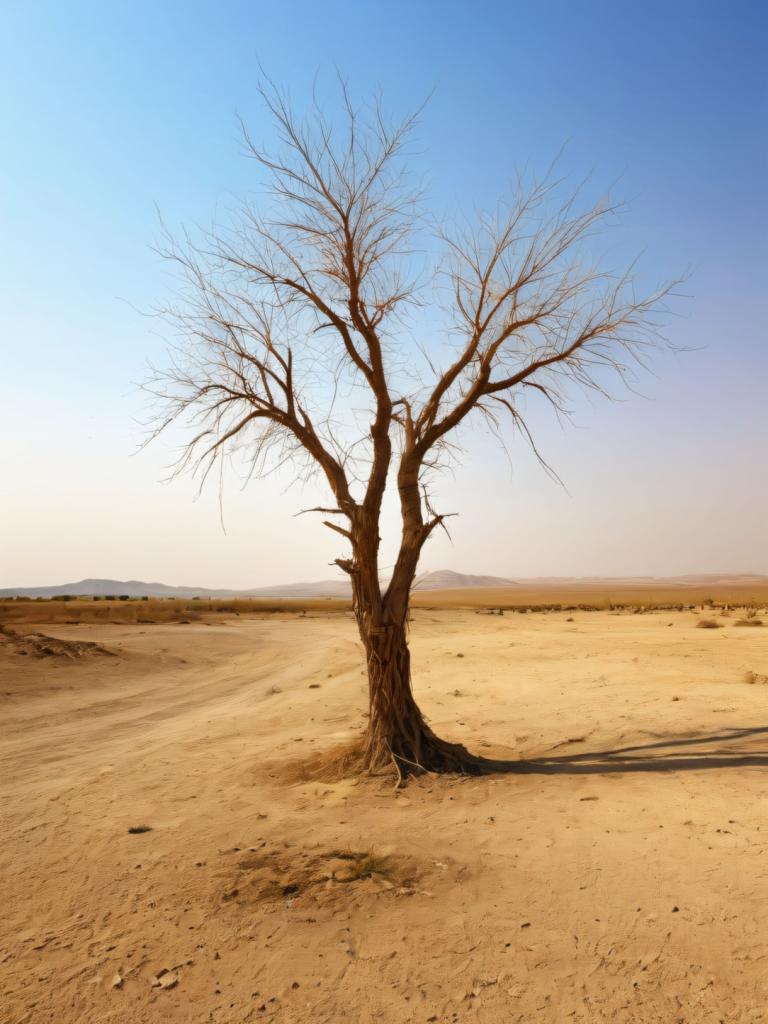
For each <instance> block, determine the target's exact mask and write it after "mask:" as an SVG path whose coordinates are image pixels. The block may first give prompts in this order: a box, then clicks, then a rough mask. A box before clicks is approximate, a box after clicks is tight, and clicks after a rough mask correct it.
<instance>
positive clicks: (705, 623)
mask: <svg viewBox="0 0 768 1024" xmlns="http://www.w3.org/2000/svg"><path fill="white" fill-rule="evenodd" d="M696 628H697V629H720V623H719V622H715V620H714V619H699V621H698V622H697V623H696Z"/></svg>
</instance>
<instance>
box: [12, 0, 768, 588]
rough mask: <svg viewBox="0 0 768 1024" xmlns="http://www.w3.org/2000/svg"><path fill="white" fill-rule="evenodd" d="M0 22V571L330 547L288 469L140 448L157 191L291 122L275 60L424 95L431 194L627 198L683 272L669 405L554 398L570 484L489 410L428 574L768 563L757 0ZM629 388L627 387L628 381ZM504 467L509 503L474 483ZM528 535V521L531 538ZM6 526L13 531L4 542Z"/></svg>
mask: <svg viewBox="0 0 768 1024" xmlns="http://www.w3.org/2000/svg"><path fill="white" fill-rule="evenodd" d="M0 17H2V29H3V30H2V33H1V34H0V108H1V109H2V125H3V140H4V144H5V145H4V159H3V160H2V162H0V182H1V185H2V187H1V188H0V224H1V225H2V236H1V238H2V242H1V244H0V270H2V273H0V293H1V297H2V310H3V331H2V336H0V337H1V338H2V340H0V345H1V346H2V364H0V365H1V369H0V425H1V426H2V429H3V438H4V439H5V443H4V445H3V448H2V452H1V453H0V472H1V473H2V480H3V492H4V499H3V502H2V507H0V531H1V532H2V537H3V538H4V541H3V543H2V546H0V585H24V584H30V585H31V584H35V583H44V582H58V581H64V580H69V579H75V578H80V577H82V576H86V575H103V576H114V577H127V576H131V577H142V578H147V577H153V578H156V579H161V578H162V579H164V580H166V581H167V582H172V583H182V582H188V583H199V584H210V585H232V586H248V585H256V584H261V583H264V584H266V583H270V582H280V581H283V580H292V579H302V578H320V577H323V576H325V575H327V574H328V572H329V570H328V562H329V561H331V559H332V558H333V556H334V555H335V553H336V549H335V544H334V541H333V539H332V538H330V537H326V536H324V535H323V533H324V531H323V530H322V528H321V527H320V526H319V524H313V523H310V522H308V521H305V520H295V519H291V518H290V514H291V513H292V512H293V511H295V510H296V509H297V508H299V507H302V506H303V504H305V501H304V499H305V497H306V496H305V495H304V494H301V493H299V494H297V493H296V491H295V490H291V491H288V492H286V490H285V487H286V484H287V481H286V480H275V481H268V482H265V483H257V484H253V485H252V486H251V487H250V488H249V489H248V490H247V491H245V492H240V491H239V490H237V489H236V488H233V489H231V491H230V492H229V493H228V497H227V502H226V521H227V527H228V529H227V533H226V534H223V533H222V531H221V529H220V526H219V518H218V507H217V497H216V495H215V494H206V495H203V497H202V498H201V499H199V500H197V501H195V500H194V496H195V491H194V486H193V484H192V483H191V482H190V481H188V480H186V481H185V480H179V481H176V482H175V483H173V484H171V485H162V484H161V483H160V482H159V481H160V479H161V478H162V476H163V475H164V473H163V466H164V464H165V463H166V462H167V461H168V459H169V457H170V453H169V451H168V449H166V450H163V448H162V445H160V446H158V447H156V448H154V449H150V450H149V451H148V452H146V453H144V454H142V455H134V454H133V453H134V452H135V449H136V445H137V443H138V441H139V439H140V436H141V431H140V429H139V428H138V426H137V424H136V417H137V416H138V415H139V414H140V411H141V408H142V399H141V397H140V396H139V394H138V393H137V391H136V389H135V387H134V386H133V382H135V381H137V380H140V379H141V378H142V376H143V374H144V366H145V363H146V361H147V360H148V359H154V360H159V359H161V358H162V353H163V348H164V343H163V341H162V339H161V338H160V337H158V335H157V332H156V330H155V328H154V327H153V324H152V322H151V321H149V320H148V319H147V318H146V317H144V316H142V315H141V313H140V312H138V311H140V310H147V309H149V308H151V307H152V306H153V305H154V304H156V303H157V302H162V301H163V299H166V298H167V297H168V295H169V290H170V287H171V283H170V281H169V278H168V275H167V272H166V270H165V268H164V267H163V265H162V263H161V262H160V261H159V259H158V258H157V256H156V255H155V253H154V252H153V251H152V248H151V245H152V242H153V241H154V239H155V238H156V237H157V214H156V207H157V208H159V209H160V210H161V211H162V213H163V215H164V217H165V218H167V220H168V222H169V223H170V224H172V225H178V224H180V223H182V222H191V223H194V222H206V221H208V220H209V219H210V218H211V216H212V215H213V214H214V213H215V211H216V210H217V209H222V208H225V207H226V206H227V205H228V204H229V203H230V202H231V197H232V196H233V195H238V194H242V193H243V192H247V191H253V190H254V189H255V188H256V187H257V185H258V182H257V181H256V180H255V179H254V166H253V164H252V163H249V162H248V161H247V160H245V159H243V158H242V156H241V155H240V146H239V141H238V134H237V123H236V118H235V115H236V113H239V114H240V115H242V116H243V117H244V118H245V120H246V121H247V122H248V124H249V126H250V127H251V129H252V131H253V133H254V135H256V136H257V137H264V138H269V126H268V124H267V122H266V120H265V116H264V111H263V109H262V108H261V107H260V105H259V103H258V102H257V98H256V95H255V90H254V84H255V81H256V77H257V65H258V62H259V61H260V62H261V63H262V64H263V66H264V68H265V69H266V70H267V72H268V73H269V74H270V75H271V76H272V77H273V78H274V79H275V80H276V81H277V82H278V83H280V84H281V85H282V86H283V87H285V88H286V89H287V90H288V91H289V92H290V94H291V95H292V97H293V98H294V100H295V101H296V103H297V105H298V106H301V104H302V101H303V100H304V99H305V98H306V96H307V94H308V90H309V89H310V87H311V84H312V81H313V78H314V76H315V75H316V73H317V72H319V73H320V82H321V88H322V89H324V90H325V92H324V95H327V97H328V103H329V106H330V108H331V109H332V106H333V103H335V102H336V100H335V98H334V96H333V90H332V89H331V88H326V87H328V86H330V85H332V81H333V76H334V74H335V71H336V69H338V70H339V71H341V72H342V73H343V74H344V75H345V76H346V77H347V78H348V79H349V83H350V86H351V88H352V90H353V91H354V92H355V93H356V94H358V95H366V94H368V93H369V92H370V91H371V90H373V89H376V88H379V87H380V88H381V90H382V92H383V94H384V97H385V101H386V104H387V106H388V107H389V108H390V109H392V110H393V111H394V112H395V113H398V112H405V111H406V110H408V109H410V108H412V107H413V106H414V105H417V104H419V103H420V102H421V101H422V100H423V98H424V97H425V96H426V95H428V94H431V99H430V100H429V103H428V105H427V107H426V110H425V112H424V115H423V119H422V124H421V126H420V128H419V131H418V145H417V146H416V147H415V150H416V151H415V153H414V156H413V163H414V168H415V170H416V171H417V173H419V174H420V175H423V176H424V177H426V178H427V180H428V181H429V182H430V183H431V192H430V203H431V206H432V208H433V209H434V210H435V212H436V213H437V214H438V215H440V216H446V217H447V216H450V215H451V214H452V213H453V211H455V210H457V209H458V210H462V211H464V212H466V213H468V214H471V212H472V210H473V209H474V208H482V207H487V206H492V205H493V204H494V202H495V200H496V198H497V197H498V196H499V195H503V194H504V191H505V189H507V188H508V184H509V181H510V179H511V176H512V173H513V171H514V169H515V168H516V167H529V168H531V169H532V170H534V171H536V170H539V171H541V170H543V169H544V168H545V167H546V166H547V165H548V164H549V162H550V161H551V159H552V157H553V156H554V155H555V154H556V153H557V152H558V150H560V148H561V147H562V146H563V144H566V148H565V152H564V156H563V157H562V161H561V170H562V171H564V172H565V173H567V174H568V175H569V177H572V178H573V180H574V181H576V180H580V179H581V178H583V177H584V176H585V175H586V174H591V175H592V178H591V180H592V181H593V182H594V183H595V187H600V188H602V187H605V186H615V191H616V193H617V194H619V195H621V196H622V197H625V198H627V199H629V200H630V209H629V211H628V212H627V213H626V214H625V215H624V216H623V218H622V222H621V225H620V226H619V227H618V228H616V229H614V230H612V231H611V233H610V235H609V237H608V238H607V239H606V241H605V248H606V251H607V252H608V254H609V256H610V259H611V260H612V261H615V260H619V261H620V260H623V259H627V258H629V257H631V256H633V255H635V254H636V253H638V252H642V253H643V260H642V264H641V266H642V274H643V275H644V276H645V277H647V279H648V280H649V281H650V280H658V279H663V278H666V277H668V276H670V275H674V274H676V273H678V272H679V271H680V270H685V269H687V268H689V267H690V268H692V271H693V273H692V276H691V278H690V281H689V283H688V285H687V287H686V291H687V292H688V294H689V295H690V298H688V299H686V300H685V301H683V302H681V303H679V304H678V305H677V306H676V309H677V311H678V312H679V313H680V314H681V316H680V317H677V318H675V320H674V321H672V323H671V324H670V327H669V331H668V333H669V335H670V337H671V339H672V340H673V341H674V342H675V343H677V344H678V345H682V346H693V347H696V349H697V351H695V352H691V353H688V354H686V355H683V356H677V357H672V356H662V357H660V358H659V359H658V360H656V361H655V364H654V369H655V371H656V375H655V376H649V377H648V378H647V379H646V380H644V381H643V387H642V390H643V393H644V394H645V395H646V396H648V397H647V399H638V398H635V397H632V396H629V397H630V399H631V400H629V401H626V402H621V403H613V404H611V403H587V402H584V403H582V404H580V405H579V407H578V409H577V422H578V424H579V426H580V427H581V428H582V429H578V428H577V429H573V430H568V431H565V432H562V431H561V430H560V428H559V427H557V425H556V424H554V423H553V422H552V421H551V420H550V419H549V418H548V417H546V415H545V414H544V413H542V416H541V420H540V421H539V422H537V423H536V424H535V425H536V428H537V433H538V436H539V437H540V438H541V439H542V443H543V447H544V448H545V450H546V452H547V455H548V456H549V458H550V459H551V461H552V462H553V463H554V464H555V466H556V468H557V469H558V471H559V472H560V474H561V476H562V477H563V478H564V480H565V483H566V485H567V491H563V490H561V489H558V488H557V487H555V486H554V485H553V484H552V483H551V482H550V481H549V480H547V478H546V477H544V476H543V475H542V474H541V472H540V471H539V470H538V468H537V467H536V466H535V465H534V464H533V462H532V460H531V459H530V457H529V456H528V455H527V454H526V453H525V452H524V451H523V450H522V448H521V447H520V446H517V447H515V448H513V455H514V459H513V472H512V473H511V474H510V472H509V468H508V466H507V463H506V462H505V460H504V458H503V456H502V455H501V454H500V453H498V452H497V450H496V449H495V447H493V446H491V445H490V444H489V442H488V438H487V437H486V436H485V435H483V433H482V431H476V432H474V433H473V434H472V435H470V436H469V437H468V439H467V448H468V454H467V466H466V469H465V471H464V473H463V474H462V473H459V474H458V475H457V476H456V478H455V479H446V481H445V482H444V485H443V487H442V490H441V495H440V496H441V500H442V506H443V507H446V508H450V509H451V510H453V509H457V510H458V511H460V513H461V515H460V517H459V518H458V519H457V520H456V526H455V528H454V540H453V544H452V545H449V544H448V542H447V541H445V540H442V539H441V540H438V541H435V543H434V544H433V545H432V547H431V548H429V549H428V550H427V555H426V558H425V567H426V568H438V567H442V566H446V567H451V568H456V569H464V570H466V571H484V572H498V573H503V574H512V575H538V574H547V575H549V574H553V575H573V574H592V573H601V574H621V573H652V574H661V573H667V572H668V573H674V572H686V571H719V570H725V569H731V570H741V571H749V570H755V571H768V540H767V539H766V534H765V527H764V519H765V514H764V510H765V508H766V507H767V506H768V484H767V483H766V478H767V477H768V474H767V473H766V438H767V437H768V412H767V411H766V410H767V409H768V402H767V401H766V381H767V380H768V345H767V344H766V327H765V321H766V316H765V314H766V299H765V295H766V283H767V282H766V276H767V275H766V271H767V269H768V243H767V242H766V239H768V231H767V230H766V229H767V228H768V216H767V214H768V201H767V200H766V189H765V182H766V180H768V173H767V172H768V167H767V166H766V165H767V163H768V161H767V160H766V156H767V155H768V140H767V137H766V123H767V121H766V113H768V111H767V109H766V108H767V106H768V103H767V98H768V96H767V94H768V89H767V88H766V76H765V72H764V54H765V52H766V43H767V42H768V31H767V29H768V8H766V6H765V5H764V4H761V3H729V4H725V3H685V2H676V3H664V4H661V3H642V4H640V3H636V4H635V3H621V4H617V3H598V2H588V3H581V4H573V3H540V4H522V3H499V2H484V3H483V2H480V3H477V2H473V3H469V2H465V3H459V2H448V3H436V2H423V3H402V2H388V3H371V2H359V3H325V4H312V3H305V2H301V3H282V4H276V5H267V4H262V3H233V2H229V3H228V2H222V3H216V4H214V3H174V2H165V3H159V4H158V3H153V4H150V3H147V2H141V0H139V2H133V3H130V4H129V3H120V2H110V3H108V4H103V3H100V4H97V3H82V2H70V3H68V4H59V3H23V4H22V3H6V4H5V5H4V6H3V11H2V14H1V15H0ZM625 397H626V396H625ZM490 482H493V487H494V493H495V494H497V499H496V500H495V501H494V503H493V505H492V506H491V507H489V506H488V503H487V502H486V503H485V504H484V503H483V502H481V501H480V499H479V498H478V495H479V494H487V493H488V486H489V483H490ZM523 537H524V538H525V540H524V542H523V541H521V538H523ZM7 538H11V539H12V542H11V543H6V539H7Z"/></svg>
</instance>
